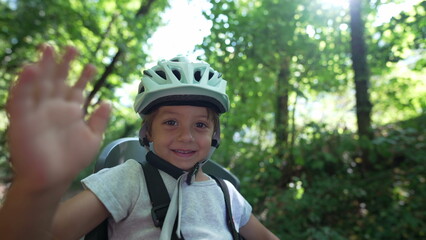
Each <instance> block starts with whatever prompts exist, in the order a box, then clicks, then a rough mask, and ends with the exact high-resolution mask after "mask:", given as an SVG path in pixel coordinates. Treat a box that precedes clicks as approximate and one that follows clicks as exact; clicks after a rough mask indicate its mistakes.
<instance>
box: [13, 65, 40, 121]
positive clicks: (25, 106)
mask: <svg viewBox="0 0 426 240" xmlns="http://www.w3.org/2000/svg"><path fill="white" fill-rule="evenodd" d="M37 70H38V68H37V67H36V66H34V65H28V66H25V67H24V68H23V70H22V72H21V73H20V74H19V76H18V79H17V81H16V83H15V84H14V85H13V86H12V88H11V89H10V93H9V99H8V101H7V104H6V110H7V112H8V113H9V115H10V117H14V116H19V115H20V114H21V113H22V112H27V111H28V110H30V109H33V108H34V106H35V105H36V103H37V96H36V95H37V94H36V90H35V89H36V87H35V85H36V81H34V79H37V78H38V75H39V72H38V71H37Z"/></svg>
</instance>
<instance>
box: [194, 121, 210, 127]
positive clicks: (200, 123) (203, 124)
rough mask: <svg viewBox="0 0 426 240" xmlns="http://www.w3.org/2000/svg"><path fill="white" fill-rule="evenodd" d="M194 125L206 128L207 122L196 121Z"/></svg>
mask: <svg viewBox="0 0 426 240" xmlns="http://www.w3.org/2000/svg"><path fill="white" fill-rule="evenodd" d="M195 126H196V127H198V128H206V127H208V126H207V124H205V123H202V122H198V123H196V124H195Z"/></svg>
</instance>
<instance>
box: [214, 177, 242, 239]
mask: <svg viewBox="0 0 426 240" xmlns="http://www.w3.org/2000/svg"><path fill="white" fill-rule="evenodd" d="M210 177H212V178H213V179H214V180H216V182H217V184H218V185H219V187H220V188H221V189H222V192H223V196H224V198H225V206H226V223H227V225H228V229H229V231H230V232H231V235H232V239H234V240H239V239H242V237H241V235H240V234H239V233H238V232H237V229H235V224H234V218H233V217H232V208H231V198H230V196H229V190H228V186H226V183H225V181H224V180H223V179H222V178H218V177H215V176H212V175H210Z"/></svg>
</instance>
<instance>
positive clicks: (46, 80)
mask: <svg viewBox="0 0 426 240" xmlns="http://www.w3.org/2000/svg"><path fill="white" fill-rule="evenodd" d="M42 51H43V52H42V57H41V59H40V61H39V62H38V63H37V66H38V68H39V70H38V71H39V72H40V74H39V77H38V78H37V79H35V81H36V83H37V85H38V86H37V91H38V92H37V93H38V95H39V96H38V97H39V100H40V101H42V100H44V99H46V98H47V97H49V96H50V95H51V92H52V91H53V86H52V83H51V81H52V77H53V74H54V71H55V68H56V65H57V64H56V62H55V51H54V49H53V47H52V46H50V45H44V47H43V50H42Z"/></svg>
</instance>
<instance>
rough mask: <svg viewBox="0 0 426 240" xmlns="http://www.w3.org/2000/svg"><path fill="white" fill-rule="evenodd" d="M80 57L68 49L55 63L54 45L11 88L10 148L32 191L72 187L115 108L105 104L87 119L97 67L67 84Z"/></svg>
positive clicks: (16, 169)
mask: <svg viewBox="0 0 426 240" xmlns="http://www.w3.org/2000/svg"><path fill="white" fill-rule="evenodd" d="M76 55H77V51H76V50H75V49H74V48H71V47H69V48H67V50H66V53H65V54H64V56H63V58H62V60H61V61H60V62H59V63H57V62H56V61H55V52H54V50H53V48H52V47H51V46H45V47H44V50H43V55H42V57H41V59H40V60H39V61H38V62H37V63H35V64H33V65H30V66H27V67H25V68H24V69H23V70H22V72H21V73H20V75H19V77H18V80H17V82H16V84H15V85H14V86H13V88H12V89H11V92H10V98H9V101H8V104H7V111H8V114H9V119H10V127H9V133H8V134H9V140H8V141H9V147H10V153H11V160H12V165H13V169H14V172H15V176H16V180H17V181H19V180H21V181H26V182H27V183H31V184H30V188H31V189H32V190H44V189H47V188H51V187H55V186H56V185H67V184H69V183H70V182H71V181H72V179H73V178H74V177H75V176H76V175H77V174H78V172H79V171H81V170H82V169H83V168H84V167H86V166H87V165H88V164H89V163H90V161H91V160H92V159H93V157H94V156H95V155H96V153H97V151H98V149H99V146H100V142H101V140H102V134H103V132H104V130H105V128H106V125H107V121H108V117H109V114H110V107H109V105H108V104H105V103H103V104H101V105H100V106H99V107H98V108H97V109H96V110H95V111H94V112H93V114H92V115H91V116H90V117H89V118H88V119H87V121H85V119H84V115H83V112H82V108H81V106H82V103H83V101H84V99H83V94H82V93H83V89H84V87H85V86H86V83H87V82H88V81H89V80H90V79H91V78H92V77H93V75H94V73H95V69H94V67H93V66H91V65H88V66H87V67H86V68H85V70H84V71H83V73H82V74H81V76H80V78H79V79H78V81H77V82H76V83H75V85H74V86H72V87H70V86H68V85H67V84H66V79H67V77H68V71H69V65H70V62H71V61H72V60H73V59H74V58H75V56H76Z"/></svg>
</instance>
